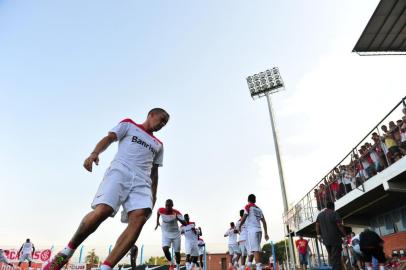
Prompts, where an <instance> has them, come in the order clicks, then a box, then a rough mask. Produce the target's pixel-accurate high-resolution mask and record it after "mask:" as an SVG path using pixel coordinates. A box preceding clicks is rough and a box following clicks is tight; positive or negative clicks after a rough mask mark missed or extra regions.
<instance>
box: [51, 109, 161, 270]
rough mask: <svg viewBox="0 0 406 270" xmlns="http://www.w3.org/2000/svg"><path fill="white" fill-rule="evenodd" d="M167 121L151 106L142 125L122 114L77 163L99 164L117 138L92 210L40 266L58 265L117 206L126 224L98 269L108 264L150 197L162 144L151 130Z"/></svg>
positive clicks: (137, 228)
mask: <svg viewBox="0 0 406 270" xmlns="http://www.w3.org/2000/svg"><path fill="white" fill-rule="evenodd" d="M168 120H169V114H168V113H167V112H166V111H165V110H163V109H161V108H155V109H152V110H151V111H149V113H148V116H147V119H146V120H145V121H144V123H143V124H141V125H140V124H136V123H134V122H133V121H132V120H131V119H125V120H123V121H121V122H120V123H119V124H118V125H117V126H116V127H114V128H113V129H112V130H111V131H110V132H109V133H108V135H107V136H106V137H104V138H103V139H102V140H101V141H100V142H99V143H98V144H97V145H96V147H95V149H94V150H93V152H92V153H91V154H90V156H89V157H88V158H87V159H86V160H85V162H84V164H83V166H84V167H85V169H86V170H88V171H89V172H91V171H92V166H93V163H95V164H96V165H98V164H99V155H100V153H102V152H103V151H104V150H106V149H107V148H108V147H109V146H110V145H111V144H112V143H113V142H115V141H118V142H119V144H118V152H117V154H116V156H115V158H114V160H113V162H112V163H111V165H110V167H109V168H108V169H107V171H106V173H105V175H104V179H103V181H102V182H101V184H100V186H99V189H98V191H97V193H96V196H95V197H94V200H93V203H92V208H93V211H91V212H90V213H89V214H87V215H86V216H85V217H84V218H83V220H82V222H81V224H80V225H79V228H78V229H77V231H76V233H75V234H74V235H73V237H72V238H71V240H70V242H69V244H68V245H67V246H66V247H65V248H64V249H63V250H62V251H61V252H59V253H58V254H56V255H55V257H54V258H53V259H52V260H51V261H50V262H49V263H48V264H47V265H45V267H44V270H60V269H61V268H62V267H63V266H64V265H65V264H66V263H67V262H68V260H69V258H70V257H71V256H72V255H73V253H74V252H75V249H76V248H77V247H78V246H79V245H80V244H81V243H82V242H83V241H84V240H85V239H86V238H87V237H88V236H89V235H90V234H92V233H93V232H94V231H96V229H97V228H98V227H99V225H100V224H101V223H102V222H103V221H105V220H106V219H107V218H108V217H109V216H111V217H113V216H114V215H115V214H116V213H117V211H118V209H119V208H120V206H121V205H122V206H123V209H124V210H123V212H122V216H121V220H122V222H125V223H128V226H127V228H126V229H125V230H124V232H123V233H122V234H121V236H120V237H119V238H118V239H117V242H116V245H115V246H114V248H113V250H112V251H111V253H110V254H109V255H108V256H107V258H106V260H105V261H104V262H103V264H102V265H101V268H100V269H101V270H110V269H112V268H113V267H114V266H115V265H116V264H117V263H118V262H119V261H120V260H121V258H123V257H124V256H125V254H126V253H127V252H128V251H129V250H130V248H131V247H132V246H133V245H134V243H135V242H136V240H137V238H138V236H139V235H140V233H141V230H142V227H143V226H144V224H145V222H146V221H147V220H148V218H149V216H150V215H151V210H152V208H153V206H154V204H155V201H156V192H157V187H158V167H159V166H162V161H163V145H162V143H161V142H160V141H159V140H158V139H157V138H156V137H155V136H154V135H153V132H155V131H158V130H160V129H161V128H162V127H164V126H165V125H166V123H167V122H168Z"/></svg>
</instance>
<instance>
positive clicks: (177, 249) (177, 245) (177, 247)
mask: <svg viewBox="0 0 406 270" xmlns="http://www.w3.org/2000/svg"><path fill="white" fill-rule="evenodd" d="M180 240H181V239H180V235H179V237H176V238H175V239H173V242H172V244H173V245H172V247H173V252H174V253H175V262H176V269H177V270H179V269H180V242H181V241H180Z"/></svg>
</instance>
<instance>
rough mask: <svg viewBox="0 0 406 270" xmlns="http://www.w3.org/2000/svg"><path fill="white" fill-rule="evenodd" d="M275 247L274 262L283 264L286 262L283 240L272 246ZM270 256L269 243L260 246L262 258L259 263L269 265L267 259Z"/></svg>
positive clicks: (270, 248)
mask: <svg viewBox="0 0 406 270" xmlns="http://www.w3.org/2000/svg"><path fill="white" fill-rule="evenodd" d="M274 245H275V253H276V260H277V261H278V262H283V261H285V260H286V250H285V240H282V241H279V242H277V243H275V244H274ZM271 255H272V246H271V244H270V243H267V244H265V245H263V246H262V258H261V262H262V263H264V264H268V263H269V257H271Z"/></svg>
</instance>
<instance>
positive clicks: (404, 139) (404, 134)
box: [400, 115, 406, 150]
mask: <svg viewBox="0 0 406 270" xmlns="http://www.w3.org/2000/svg"><path fill="white" fill-rule="evenodd" d="M400 147H401V148H402V149H404V150H406V115H405V116H403V117H402V125H400Z"/></svg>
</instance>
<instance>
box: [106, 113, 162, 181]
mask: <svg viewBox="0 0 406 270" xmlns="http://www.w3.org/2000/svg"><path fill="white" fill-rule="evenodd" d="M110 132H113V133H115V134H116V135H117V140H118V141H119V143H118V151H117V154H116V156H115V157H114V160H113V162H114V161H118V162H120V163H122V164H124V165H125V166H127V167H128V168H130V169H131V170H134V172H135V173H136V176H139V177H138V178H139V180H143V181H145V182H146V183H147V184H148V185H149V186H150V185H151V176H150V175H151V168H152V165H153V164H156V165H158V166H162V164H163V151H164V150H163V145H162V142H161V141H159V140H158V139H157V138H156V137H155V136H154V135H152V133H150V132H148V131H146V130H145V129H144V127H143V126H142V125H139V124H137V123H135V122H133V121H132V120H131V119H124V120H123V121H121V122H120V123H119V124H118V125H117V126H115V127H114V128H113V129H111V130H110Z"/></svg>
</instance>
